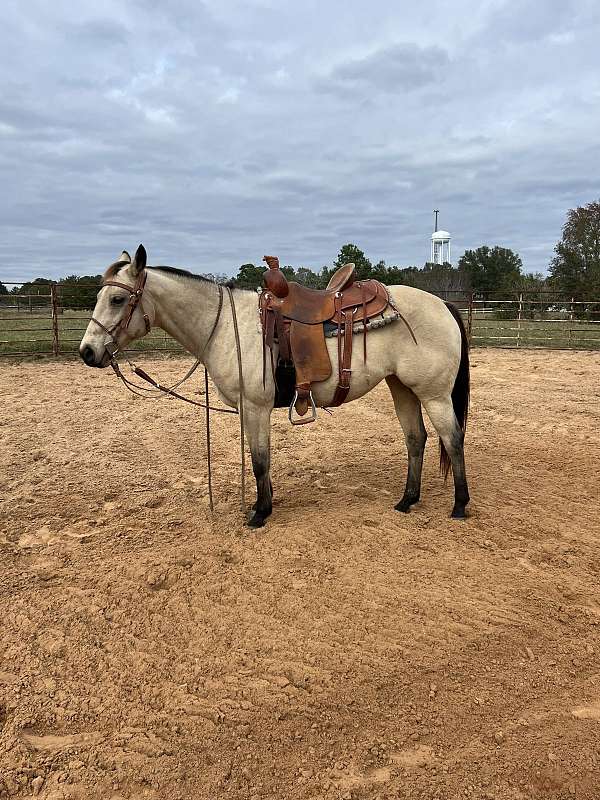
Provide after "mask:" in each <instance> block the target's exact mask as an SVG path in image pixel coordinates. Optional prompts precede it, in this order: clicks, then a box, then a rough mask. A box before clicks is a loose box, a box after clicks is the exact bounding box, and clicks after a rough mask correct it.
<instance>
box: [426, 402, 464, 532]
mask: <svg viewBox="0 0 600 800" xmlns="http://www.w3.org/2000/svg"><path fill="white" fill-rule="evenodd" d="M423 405H424V406H425V411H427V416H428V417H429V419H430V420H431V422H432V423H433V426H434V427H435V429H436V431H437V432H438V435H439V437H440V439H441V440H442V443H443V445H444V447H445V448H446V452H447V453H448V455H449V456H450V461H451V464H452V474H453V476H454V508H453V509H452V516H453V517H455V518H456V519H464V518H465V517H466V516H467V513H466V510H465V508H466V505H467V503H468V502H469V487H468V485H467V472H466V469H465V450H464V440H465V434H464V431H463V430H462V429H461V427H460V425H459V424H458V421H457V419H456V415H455V414H454V408H453V407H452V399H451V398H450V397H447V398H445V399H439V398H438V399H436V400H427V401H423Z"/></svg>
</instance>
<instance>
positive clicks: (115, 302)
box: [110, 294, 125, 306]
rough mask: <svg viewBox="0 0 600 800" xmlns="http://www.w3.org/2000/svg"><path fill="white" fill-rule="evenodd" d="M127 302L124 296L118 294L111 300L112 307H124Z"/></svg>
mask: <svg viewBox="0 0 600 800" xmlns="http://www.w3.org/2000/svg"><path fill="white" fill-rule="evenodd" d="M124 302H125V297H124V296H123V295H122V294H117V295H115V296H114V297H111V298H110V304H111V306H122V305H123V303H124Z"/></svg>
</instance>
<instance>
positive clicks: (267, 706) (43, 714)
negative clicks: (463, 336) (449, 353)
mask: <svg viewBox="0 0 600 800" xmlns="http://www.w3.org/2000/svg"><path fill="white" fill-rule="evenodd" d="M472 362H473V363H472V366H473V369H472V381H473V404H472V415H471V419H470V424H469V430H468V435H467V466H468V470H469V474H470V482H471V496H472V498H473V499H472V503H471V506H470V509H471V516H470V519H468V520H467V521H466V522H464V521H458V520H457V521H454V520H450V519H449V513H450V510H451V507H452V497H451V488H450V485H447V486H444V484H443V482H442V480H441V479H440V478H439V477H438V475H437V444H436V442H435V440H434V439H433V438H430V441H429V443H428V447H427V455H426V464H425V472H424V486H423V494H422V500H421V502H420V503H419V504H418V505H417V506H416V507H415V509H414V510H413V511H412V512H411V513H410V514H408V515H403V514H400V513H398V512H395V511H394V510H393V505H394V503H395V502H396V501H397V500H398V498H399V497H400V495H401V493H402V488H403V485H404V478H405V468H406V458H405V451H404V444H403V441H402V439H401V437H400V436H399V429H398V425H397V422H396V419H395V417H394V415H393V411H392V403H391V399H390V398H389V395H388V393H387V389H386V387H385V385H383V386H381V387H379V388H378V389H377V390H376V391H375V392H373V393H372V394H371V395H370V396H369V397H368V398H365V399H363V400H361V401H358V402H356V403H353V404H351V405H349V406H345V407H343V408H342V409H339V410H337V411H336V412H335V415H334V416H333V417H328V416H327V415H326V414H321V415H320V419H319V422H318V424H316V425H313V426H308V427H304V428H298V429H293V428H291V427H290V426H289V424H288V423H287V420H286V418H285V414H284V412H283V411H280V412H277V413H276V414H275V415H274V426H273V456H274V465H273V482H274V486H275V508H274V514H273V517H272V518H271V520H270V521H269V523H268V525H267V526H266V527H265V528H264V529H262V530H260V531H258V532H250V531H249V530H247V529H246V528H245V527H244V526H243V520H242V518H241V515H240V512H239V500H238V486H239V475H238V472H237V470H238V458H239V453H238V433H237V427H236V426H237V418H231V417H229V416H223V417H220V418H217V417H216V416H215V417H214V429H213V437H214V443H215V447H214V459H215V467H214V469H215V499H216V513H215V516H214V519H212V520H211V518H210V515H209V512H208V505H207V492H206V480H205V475H206V468H205V461H204V453H205V446H204V442H203V438H202V430H203V428H202V420H201V418H200V416H199V414H198V413H197V411H196V410H195V409H193V408H192V407H190V406H186V405H185V404H182V403H178V402H176V401H173V400H169V399H167V400H162V401H160V402H157V403H151V402H144V401H142V400H137V399H136V398H134V397H132V396H131V395H129V394H128V393H127V392H126V391H125V390H124V388H123V387H122V386H121V385H120V384H118V383H117V381H116V378H115V377H114V376H113V374H112V372H110V371H97V370H89V369H86V368H85V367H84V366H83V365H80V364H79V363H76V362H72V363H63V364H53V363H49V362H41V363H23V364H12V365H9V364H3V365H1V367H0V370H1V371H0V376H1V379H0V382H1V387H2V388H1V398H2V415H1V417H0V426H1V427H0V438H1V444H0V490H1V491H0V495H1V503H0V565H1V566H0V614H1V622H0V797H2V798H4V797H13V796H17V797H23V796H25V797H27V796H36V797H38V798H42V800H63V799H66V798H72V800H84V798H85V800H87V799H88V798H89V799H91V800H96V799H97V798H102V799H104V798H108V799H109V800H123V798H132V799H134V798H135V800H142V798H143V799H144V800H145V799H146V798H147V799H148V800H163V798H164V800H187V798H194V800H195V799H196V798H198V799H199V800H202V799H203V798H211V799H213V798H232V800H259V799H260V800H264V799H266V798H276V799H277V800H280V799H281V800H283V799H286V800H287V798H290V799H291V800H295V799H296V798H298V800H309V798H310V800H333V799H335V800H337V798H361V799H364V800H367V799H368V800H375V798H378V799H379V800H388V799H391V798H421V799H422V800H430V798H440V799H442V798H444V799H445V800H454V798H463V797H465V798H474V800H479V799H481V800H483V799H484V798H489V799H490V800H491V799H492V798H494V799H495V800H522V799H524V798H544V799H546V798H572V797H575V798H600V587H599V579H600V519H599V517H600V514H599V511H600V500H599V495H600V424H599V423H600V388H599V387H600V381H599V378H600V354H599V353H574V352H569V353H544V352H533V351H529V352H528V351H521V352H515V351H502V350H493V349H485V350H474V351H473V353H472ZM187 363H189V362H187V361H183V360H169V361H166V360H165V361H161V360H158V359H156V360H152V359H150V358H147V359H144V361H143V365H144V366H145V367H146V368H149V369H150V371H151V372H152V373H153V374H156V375H158V376H160V377H161V378H164V379H165V380H168V379H169V378H173V379H174V378H175V377H176V376H179V375H181V374H182V373H183V371H184V370H185V368H186V365H187ZM251 477H252V476H251V472H250V470H249V471H248V481H249V488H252V483H253V482H252V480H251ZM248 495H249V499H251V498H250V491H249V492H248Z"/></svg>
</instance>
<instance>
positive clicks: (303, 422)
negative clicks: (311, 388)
mask: <svg viewBox="0 0 600 800" xmlns="http://www.w3.org/2000/svg"><path fill="white" fill-rule="evenodd" d="M297 399H298V390H297V389H296V391H295V392H294V399H293V400H292V402H291V403H290V407H289V410H288V419H289V421H290V422H291V423H292V425H308V423H309V422H315V420H316V419H317V407H316V406H315V401H314V400H313V396H312V392H309V393H308V399H309V400H310V405H311V416H310V417H307V418H304V417H300V416H298V417H296V418H295V419H294V406H295V405H296V400H297Z"/></svg>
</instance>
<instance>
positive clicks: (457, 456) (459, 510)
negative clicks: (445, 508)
mask: <svg viewBox="0 0 600 800" xmlns="http://www.w3.org/2000/svg"><path fill="white" fill-rule="evenodd" d="M464 438H465V437H464V434H463V432H462V431H457V432H456V433H455V434H454V436H453V437H452V445H451V448H450V450H448V455H449V456H450V460H451V461H452V474H453V476H454V508H453V509H452V516H453V517H454V518H455V519H464V518H465V517H466V516H467V512H466V507H467V503H468V502H469V487H468V485H467V471H466V469H465V450H464ZM446 449H448V448H446Z"/></svg>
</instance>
